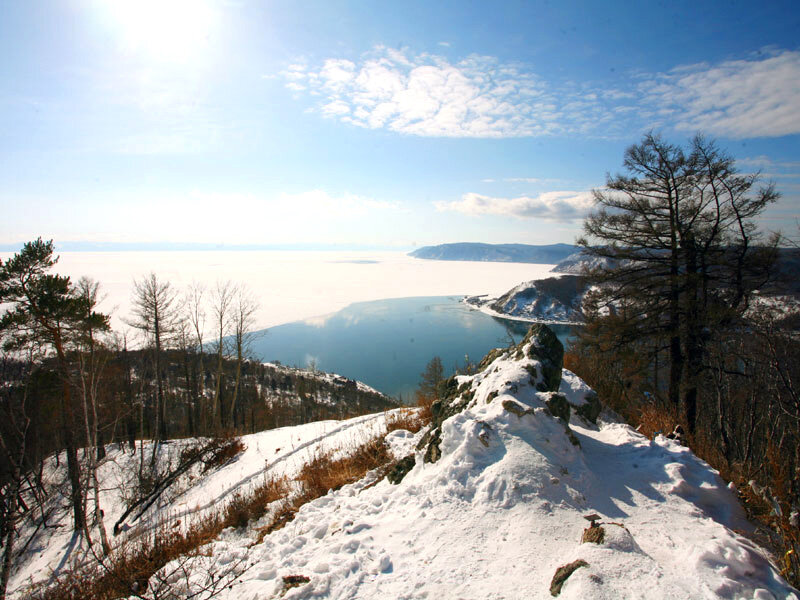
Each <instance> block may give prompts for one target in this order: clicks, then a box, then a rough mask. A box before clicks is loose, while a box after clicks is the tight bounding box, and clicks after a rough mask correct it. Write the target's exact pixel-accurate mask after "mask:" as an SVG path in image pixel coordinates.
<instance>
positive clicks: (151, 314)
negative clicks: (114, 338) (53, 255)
mask: <svg viewBox="0 0 800 600" xmlns="http://www.w3.org/2000/svg"><path fill="white" fill-rule="evenodd" d="M176 298H177V294H176V292H175V290H174V289H173V288H172V286H171V285H170V283H169V282H167V281H161V280H159V279H158V277H157V276H156V274H155V273H153V272H151V273H150V274H149V275H147V276H145V277H143V278H142V279H141V280H138V281H134V282H133V314H132V319H131V320H130V321H128V324H129V325H130V326H131V327H134V328H136V329H138V330H139V331H141V332H142V334H143V335H144V336H145V340H146V342H147V344H148V345H149V346H150V348H151V350H152V357H153V367H154V371H155V378H156V398H155V407H154V418H155V425H154V428H153V439H154V447H153V454H152V459H151V465H153V464H155V456H156V451H157V448H158V445H159V442H160V441H161V440H163V439H165V438H166V433H167V432H166V418H165V417H166V410H165V405H166V402H165V398H164V377H163V372H162V368H163V353H164V350H165V349H166V348H168V347H169V346H170V345H171V343H172V341H173V338H174V335H175V327H176V322H177V318H178V306H177V305H176V302H175V300H176Z"/></svg>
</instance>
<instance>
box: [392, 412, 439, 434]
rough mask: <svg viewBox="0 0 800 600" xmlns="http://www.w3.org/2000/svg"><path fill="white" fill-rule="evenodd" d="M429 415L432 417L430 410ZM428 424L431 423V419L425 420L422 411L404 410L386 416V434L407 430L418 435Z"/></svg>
mask: <svg viewBox="0 0 800 600" xmlns="http://www.w3.org/2000/svg"><path fill="white" fill-rule="evenodd" d="M428 415H430V408H429V409H428ZM428 423H430V417H428V419H427V420H425V418H424V415H423V411H422V410H420V409H413V408H402V409H400V410H398V411H395V412H391V413H387V414H386V433H389V432H391V431H395V430H396V429H405V430H407V431H410V432H411V433H417V432H418V431H419V430H420V429H422V428H423V427H425V425H427V424H428Z"/></svg>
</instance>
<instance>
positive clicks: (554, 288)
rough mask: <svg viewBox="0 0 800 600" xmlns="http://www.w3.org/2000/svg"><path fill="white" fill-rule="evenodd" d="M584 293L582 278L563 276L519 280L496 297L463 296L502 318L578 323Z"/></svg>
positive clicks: (474, 305) (476, 306)
mask: <svg viewBox="0 0 800 600" xmlns="http://www.w3.org/2000/svg"><path fill="white" fill-rule="evenodd" d="M585 292H586V284H585V280H584V278H583V277H580V276H577V275H563V276H561V277H550V278H547V279H540V280H535V281H526V282H523V283H521V284H519V285H517V286H516V287H513V288H512V289H510V290H509V291H507V292H506V293H505V294H503V295H501V296H498V297H492V296H471V297H467V298H466V299H465V302H466V303H467V304H469V305H470V306H473V307H475V308H478V309H480V310H482V311H483V312H486V313H487V314H490V315H493V316H499V317H503V318H510V319H517V320H522V321H530V322H540V323H582V322H583V316H582V313H581V305H582V302H583V295H584V293H585Z"/></svg>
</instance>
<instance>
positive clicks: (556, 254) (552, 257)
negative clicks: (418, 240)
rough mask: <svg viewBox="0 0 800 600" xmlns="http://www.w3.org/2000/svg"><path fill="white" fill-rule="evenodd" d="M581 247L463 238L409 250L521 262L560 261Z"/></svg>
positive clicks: (456, 257)
mask: <svg viewBox="0 0 800 600" xmlns="http://www.w3.org/2000/svg"><path fill="white" fill-rule="evenodd" d="M577 250H578V247H577V246H573V245H572V244H550V245H546V246H533V245H529V244H478V243H470V242H462V243H458V244H440V245H438V246H424V247H423V248H419V249H417V250H414V251H413V252H410V253H409V256H413V257H414V258H424V259H428V260H469V261H478V262H517V263H535V264H556V263H557V262H559V261H561V260H563V259H564V258H566V257H567V256H569V255H570V254H573V253H574V252H576V251H577Z"/></svg>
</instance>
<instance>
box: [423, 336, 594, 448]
mask: <svg viewBox="0 0 800 600" xmlns="http://www.w3.org/2000/svg"><path fill="white" fill-rule="evenodd" d="M528 345H529V348H528V356H529V357H530V358H532V359H534V360H537V361H539V362H540V363H541V380H539V378H538V373H537V372H536V370H532V372H531V377H532V378H534V377H535V378H536V379H537V380H538V382H537V384H536V388H537V389H538V390H539V391H540V392H552V393H551V394H550V396H551V400H552V402H553V406H550V405H551V402H548V406H549V407H550V412H551V413H553V414H554V415H555V416H557V417H561V418H562V420H563V421H564V424H565V427H566V424H567V423H568V422H569V416H570V405H569V403H567V400H566V398H565V397H564V396H563V395H561V394H558V393H556V392H557V391H558V388H559V386H560V385H561V369H562V367H563V364H564V346H563V345H562V344H561V342H560V341H559V340H558V337H556V334H555V333H553V331H552V330H551V329H550V328H549V327H548V326H547V325H543V324H541V323H535V324H534V325H533V326H531V328H530V330H529V331H528V333H527V335H526V336H525V338H524V339H523V340H522V342H520V344H519V345H518V346H517V347H516V349H513V348H512V349H510V350H505V349H501V350H492V351H491V352H489V354H487V355H486V357H485V358H484V359H483V360H482V361H481V362H480V367H481V368H484V369H485V368H486V367H488V366H489V364H491V362H492V360H494V359H495V358H497V357H498V356H500V355H501V354H503V353H505V352H510V353H511V354H512V355H516V357H517V358H518V359H519V358H522V357H523V350H524V348H525V347H526V346H528ZM473 395H474V392H473V391H472V386H471V384H470V383H463V384H461V385H459V384H458V380H457V379H456V377H455V376H453V377H450V378H449V379H448V380H446V381H445V383H444V385H443V386H442V398H440V399H439V400H437V401H436V402H434V403H433V405H432V406H431V415H432V418H431V427H430V429H429V430H428V433H426V434H425V435H424V436H423V437H422V439H421V440H420V441H419V444H418V445H417V450H423V449H424V450H425V454H424V456H423V461H424V462H426V463H435V462H436V461H437V460H439V458H440V457H441V455H442V451H441V448H440V444H441V441H442V423H444V422H445V421H446V420H447V419H449V418H450V417H452V416H453V415H456V414H458V413H460V412H461V411H463V410H464V409H465V408H466V407H467V406H468V405H469V403H470V402H471V401H472V398H473ZM504 406H505V405H504ZM512 408H514V409H516V406H513V407H512ZM507 410H511V408H507ZM511 412H514V413H515V414H516V410H511ZM517 416H521V415H517ZM566 430H567V432H568V433H567V434H568V435H570V436H571V437H570V439H571V440H574V441H573V443H574V444H576V445H577V444H578V441H577V439H574V435H572V432H571V431H569V427H566Z"/></svg>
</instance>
